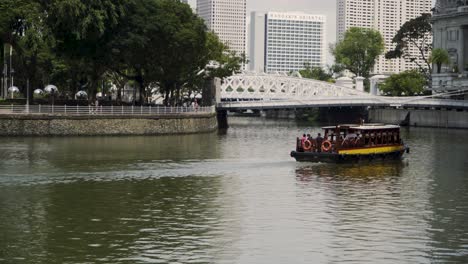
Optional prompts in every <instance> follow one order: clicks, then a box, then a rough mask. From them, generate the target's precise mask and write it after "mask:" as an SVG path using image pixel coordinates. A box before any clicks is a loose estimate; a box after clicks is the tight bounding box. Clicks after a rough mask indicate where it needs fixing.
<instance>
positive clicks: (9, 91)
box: [8, 86, 19, 99]
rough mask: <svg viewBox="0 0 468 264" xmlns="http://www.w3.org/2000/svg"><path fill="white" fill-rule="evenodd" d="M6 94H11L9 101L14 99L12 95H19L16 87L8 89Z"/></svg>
mask: <svg viewBox="0 0 468 264" xmlns="http://www.w3.org/2000/svg"><path fill="white" fill-rule="evenodd" d="M8 93H10V94H11V99H14V94H15V93H19V89H18V87H16V86H11V87H10V88H8Z"/></svg>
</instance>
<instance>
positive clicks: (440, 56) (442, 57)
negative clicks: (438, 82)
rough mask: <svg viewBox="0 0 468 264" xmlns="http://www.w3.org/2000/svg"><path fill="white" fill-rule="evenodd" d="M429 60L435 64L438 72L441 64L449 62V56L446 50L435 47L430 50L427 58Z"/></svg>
mask: <svg viewBox="0 0 468 264" xmlns="http://www.w3.org/2000/svg"><path fill="white" fill-rule="evenodd" d="M429 62H430V63H434V64H436V65H437V73H440V72H441V70H442V65H443V64H449V63H450V56H449V54H448V52H447V51H446V50H444V49H440V48H437V49H434V50H432V54H431V57H430V58H429Z"/></svg>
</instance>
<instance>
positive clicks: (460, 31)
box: [432, 0, 468, 92]
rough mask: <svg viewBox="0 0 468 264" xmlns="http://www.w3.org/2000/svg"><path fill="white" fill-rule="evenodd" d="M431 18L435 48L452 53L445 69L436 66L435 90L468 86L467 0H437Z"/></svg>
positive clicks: (466, 87) (433, 82)
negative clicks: (440, 69)
mask: <svg viewBox="0 0 468 264" xmlns="http://www.w3.org/2000/svg"><path fill="white" fill-rule="evenodd" d="M432 21H433V35H434V45H433V46H434V49H437V48H441V49H444V50H446V51H447V52H448V53H449V55H450V63H449V64H448V65H445V67H444V68H443V69H442V72H440V73H438V72H437V67H433V68H434V70H433V75H432V89H433V91H434V92H448V91H454V90H465V89H468V0H438V1H437V3H436V6H435V8H434V13H433V19H432Z"/></svg>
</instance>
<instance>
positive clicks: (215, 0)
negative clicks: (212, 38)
mask: <svg viewBox="0 0 468 264" xmlns="http://www.w3.org/2000/svg"><path fill="white" fill-rule="evenodd" d="M246 8H247V0H197V13H198V15H199V16H200V17H201V18H203V19H204V20H205V23H206V25H207V27H208V29H209V30H211V31H213V32H215V33H216V35H218V37H219V38H220V40H221V41H222V42H224V43H226V44H227V45H228V46H229V49H231V50H233V51H236V52H237V54H242V53H245V46H246V12H247V11H246Z"/></svg>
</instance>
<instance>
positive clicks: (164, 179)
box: [0, 118, 468, 264]
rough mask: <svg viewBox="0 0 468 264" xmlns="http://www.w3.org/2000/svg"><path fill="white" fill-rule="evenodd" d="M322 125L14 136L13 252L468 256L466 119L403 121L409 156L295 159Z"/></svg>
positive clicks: (5, 154) (69, 259)
mask: <svg viewBox="0 0 468 264" xmlns="http://www.w3.org/2000/svg"><path fill="white" fill-rule="evenodd" d="M319 131H320V129H319V126H312V127H310V126H308V125H305V126H304V125H301V124H296V123H294V122H289V121H276V120H264V119H250V118H231V119H230V129H229V130H228V131H227V132H226V133H225V134H218V133H208V134H197V135H178V136H158V137H154V136H143V137H59V138H38V137H34V138H20V137H16V138H6V137H1V138H0V263H85V262H86V263H189V262H197V263H252V264H254V263H255V264H262V263H265V264H266V263H268V264H270V263H350V262H354V263H467V260H468V226H467V225H466V223H467V222H468V177H467V173H466V172H467V171H468V162H467V160H466V153H467V152H468V144H467V142H468V134H467V133H466V131H464V130H448V129H426V128H408V129H402V133H403V135H402V137H403V138H404V139H405V141H406V143H407V144H408V145H410V146H411V150H412V151H411V154H410V155H408V156H406V157H405V159H404V160H403V161H402V162H393V163H377V164H365V163H363V164H348V165H346V164H345V165H333V164H332V165H328V164H309V163H297V162H295V161H294V160H293V159H291V158H290V157H289V152H290V151H291V149H293V148H294V144H295V139H296V137H297V136H298V135H302V134H303V133H304V132H308V133H311V134H316V133H317V132H319Z"/></svg>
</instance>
